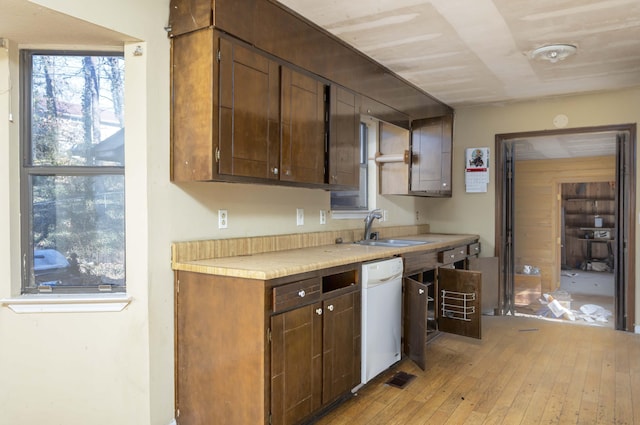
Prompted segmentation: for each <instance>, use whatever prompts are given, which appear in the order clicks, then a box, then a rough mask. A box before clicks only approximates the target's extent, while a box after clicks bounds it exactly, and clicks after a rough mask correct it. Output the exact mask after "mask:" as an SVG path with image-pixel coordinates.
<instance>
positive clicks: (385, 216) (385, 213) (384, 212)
mask: <svg viewBox="0 0 640 425" xmlns="http://www.w3.org/2000/svg"><path fill="white" fill-rule="evenodd" d="M388 220H389V211H387V210H382V221H388Z"/></svg>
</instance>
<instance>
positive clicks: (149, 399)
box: [0, 0, 640, 425]
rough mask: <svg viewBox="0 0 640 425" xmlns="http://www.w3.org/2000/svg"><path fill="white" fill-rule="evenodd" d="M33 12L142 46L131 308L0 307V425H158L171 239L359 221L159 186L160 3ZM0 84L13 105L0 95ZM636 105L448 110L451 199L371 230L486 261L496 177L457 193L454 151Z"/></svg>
mask: <svg viewBox="0 0 640 425" xmlns="http://www.w3.org/2000/svg"><path fill="white" fill-rule="evenodd" d="M38 3H40V4H42V5H44V6H46V7H50V8H52V9H55V10H58V11H60V12H62V13H66V14H69V15H72V16H77V17H79V18H81V19H83V20H85V21H88V22H92V23H95V24H97V25H100V26H103V27H106V28H111V29H114V30H116V31H118V32H121V33H123V34H127V35H129V36H133V37H136V38H138V39H140V40H141V42H140V43H137V44H132V45H131V46H128V47H127V51H126V60H127V62H126V69H127V70H126V80H127V82H126V91H125V99H126V111H127V112H126V127H127V136H126V137H127V139H126V158H127V167H126V182H127V287H128V294H129V295H130V296H131V297H132V302H131V304H130V305H129V306H128V307H127V308H126V309H125V310H124V311H122V312H119V313H64V314H60V313H46V314H44V313H43V314H38V313H34V314H16V313H13V312H12V311H11V310H9V309H8V308H5V307H0V341H1V346H2V349H0V376H2V385H0V423H11V424H14V423H15V424H21V425H36V424H38V425H39V424H65V425H74V424H82V425H85V424H88V423H90V424H93V425H102V424H104V425H107V424H109V425H112V424H119V425H144V424H152V425H168V424H170V423H171V422H172V420H173V415H174V413H173V409H174V406H173V402H174V398H173V397H174V394H173V275H172V272H171V269H170V243H171V242H172V241H181V240H191V239H206V238H226V237H235V236H243V235H265V234H282V233H296V232H308V231H318V230H332V229H340V228H351V227H359V226H361V224H362V221H361V220H345V221H338V220H329V223H328V224H327V225H324V226H321V225H320V224H318V211H319V210H320V209H329V196H328V194H327V193H326V192H323V191H320V190H309V189H294V188H279V187H266V186H251V185H239V184H237V185H234V184H221V183H213V184H211V183H209V184H204V183H191V184H184V185H175V184H172V183H171V182H169V168H168V167H169V41H168V39H167V37H166V34H165V32H164V30H163V27H164V26H165V25H166V23H167V16H168V10H169V0H161V1H157V0H138V1H135V2H130V1H127V0H114V1H111V2H98V1H95V0H91V1H89V0H87V1H83V2H69V1H66V0H39V1H38ZM64 30H65V29H64V28H61V31H64ZM78 43H79V44H81V43H82V40H78ZM137 45H140V46H142V47H143V48H144V55H143V56H142V57H134V56H133V55H132V54H131V49H133V48H134V47H135V46H137ZM17 47H18V46H15V45H11V49H12V51H11V52H9V53H7V52H6V51H2V52H0V93H3V94H2V95H0V117H6V116H7V110H8V109H9V99H12V105H13V106H12V110H13V111H16V110H17V104H18V103H17V102H18V100H17V99H18V87H17V83H16V82H17V81H18V76H17ZM9 77H11V79H12V81H14V84H13V88H12V90H11V93H12V96H8V95H7V93H5V92H4V91H3V88H4V84H5V82H6V81H8V80H9ZM639 102H640V92H639V91H638V90H635V91H629V92H627V93H625V92H620V93H610V94H603V95H597V96H586V97H575V98H565V99H559V100H554V101H550V102H532V103H525V104H519V105H506V106H498V107H485V108H472V109H463V110H460V111H458V114H457V117H456V124H455V126H456V127H455V142H454V146H455V150H454V159H453V160H454V169H453V171H454V180H453V182H454V187H453V190H454V193H455V195H454V197H453V198H452V199H434V200H426V199H419V198H411V197H388V198H379V199H378V200H377V205H376V206H377V207H380V208H383V209H387V210H388V211H389V218H390V220H389V222H387V223H382V224H378V225H389V226H391V225H401V224H414V223H424V222H429V223H431V224H432V226H433V229H434V230H435V231H444V232H451V233H461V232H464V233H479V234H480V235H481V236H482V241H483V243H484V247H485V250H486V251H485V252H486V254H485V255H491V252H492V251H493V235H494V228H493V226H494V224H493V223H494V191H493V181H494V180H493V176H494V175H495V168H492V170H491V172H492V179H491V181H492V184H491V185H490V189H489V192H488V193H486V194H473V195H471V194H465V193H464V186H463V182H462V166H463V164H462V159H461V158H462V155H463V153H464V148H465V147H471V146H489V147H493V137H494V134H495V133H503V132H512V131H528V130H538V129H543V128H551V127H552V124H551V123H552V119H553V117H554V116H555V115H556V114H559V113H564V114H566V115H567V116H569V120H570V125H571V126H586V125H601V124H611V123H621V122H636V121H638V114H639V113H640V112H639V111H640V107H639V106H640V105H639V104H638V103H639ZM14 117H16V118H17V115H16V113H15V112H14ZM17 128H18V121H17V120H16V121H15V122H14V123H10V124H9V125H8V126H6V125H5V124H4V123H3V124H2V125H0V177H2V178H1V179H0V266H2V267H0V298H8V297H11V296H18V295H19V286H20V284H19V271H20V261H19V244H20V241H19V234H18V213H19V206H18V200H19V197H18V192H17V187H18V170H17V164H18V160H19V159H18V130H17ZM296 208H304V209H305V214H306V217H305V226H303V227H297V226H296V225H295V214H294V213H295V209H296ZM218 209H227V210H228V211H229V228H228V229H225V230H218V229H217V225H216V223H217V210H218ZM416 211H418V212H419V217H420V218H419V220H416ZM639 304H640V303H639ZM637 316H640V315H637Z"/></svg>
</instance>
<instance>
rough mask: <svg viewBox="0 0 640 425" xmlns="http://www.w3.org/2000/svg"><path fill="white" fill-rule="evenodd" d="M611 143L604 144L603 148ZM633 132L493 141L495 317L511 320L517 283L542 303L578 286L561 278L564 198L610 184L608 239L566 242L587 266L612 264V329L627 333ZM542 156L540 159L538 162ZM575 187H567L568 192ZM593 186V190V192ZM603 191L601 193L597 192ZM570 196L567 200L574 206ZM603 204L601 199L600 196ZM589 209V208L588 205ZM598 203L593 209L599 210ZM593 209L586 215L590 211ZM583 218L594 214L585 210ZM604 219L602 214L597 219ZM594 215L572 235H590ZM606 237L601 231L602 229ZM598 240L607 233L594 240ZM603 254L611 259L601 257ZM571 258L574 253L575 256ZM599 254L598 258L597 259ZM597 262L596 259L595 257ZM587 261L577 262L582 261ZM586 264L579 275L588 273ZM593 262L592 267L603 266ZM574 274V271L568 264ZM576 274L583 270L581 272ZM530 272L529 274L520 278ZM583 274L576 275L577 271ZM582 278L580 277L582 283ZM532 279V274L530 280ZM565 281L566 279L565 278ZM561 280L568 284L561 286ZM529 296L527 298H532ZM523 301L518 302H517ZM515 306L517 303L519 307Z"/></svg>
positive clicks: (618, 129)
mask: <svg viewBox="0 0 640 425" xmlns="http://www.w3.org/2000/svg"><path fill="white" fill-rule="evenodd" d="M604 140H610V141H611V142H610V143H603V141H604ZM635 147H636V127H635V124H629V125H616V126H605V127H589V128H581V129H570V130H566V129H565V130H553V131H541V132H526V133H511V134H501V135H497V136H496V151H495V152H496V163H497V165H498V166H499V169H500V170H501V172H499V173H497V175H496V211H497V214H496V254H497V256H498V257H499V261H500V276H499V279H500V286H499V289H500V292H499V296H500V299H499V312H500V313H502V314H515V312H516V295H519V294H516V286H517V285H519V286H521V285H522V284H523V282H525V283H526V284H527V285H530V286H532V287H533V288H536V287H537V288H539V292H540V295H542V294H544V293H550V292H553V291H559V290H561V284H562V283H563V282H562V278H563V277H565V278H569V279H568V280H570V281H574V282H575V281H576V276H577V272H576V271H568V270H562V268H563V267H562V266H563V265H564V266H565V268H566V266H567V264H564V258H565V255H566V253H567V251H566V249H565V248H567V247H568V245H567V244H568V243H569V242H568V241H567V239H566V236H567V235H565V234H564V227H565V223H564V221H565V220H566V218H567V217H566V214H563V208H567V202H579V201H565V202H563V194H562V190H563V185H565V184H566V185H568V186H564V189H566V191H567V196H565V198H567V197H568V194H569V192H570V190H571V189H573V190H574V191H575V190H586V188H587V186H585V185H581V184H582V183H584V184H586V183H589V182H594V183H598V182H599V183H605V184H609V185H610V186H609V187H610V189H613V192H612V193H613V200H611V197H609V196H608V197H607V198H608V199H607V202H609V205H608V206H607V208H611V209H613V217H612V218H609V219H608V220H610V221H608V222H607V225H610V234H609V235H608V236H609V238H610V239H611V240H610V241H608V242H601V241H600V239H599V240H598V242H594V241H595V239H589V238H588V237H584V236H589V237H593V236H596V234H593V235H592V234H588V235H587V234H586V233H583V234H582V235H579V234H574V236H583V237H582V238H576V240H573V239H572V240H571V243H574V244H575V243H579V244H583V247H582V252H583V253H584V255H585V256H586V255H587V254H586V253H587V246H589V247H590V248H592V250H591V257H592V258H591V260H594V259H597V260H601V259H604V260H606V261H604V263H605V264H606V263H607V262H609V263H610V270H609V273H610V274H611V277H612V278H613V286H614V305H613V310H614V311H613V312H612V313H613V316H614V317H613V321H614V324H615V328H616V329H620V330H631V331H632V330H633V323H634V317H633V316H634V312H635V220H634V217H635V214H636V213H635V182H636V163H635ZM541 155H542V156H541ZM571 185H573V186H571ZM595 187H596V186H594V188H591V191H592V192H593V191H595V190H596V189H595ZM598 190H602V188H600V189H598ZM577 198H578V196H572V197H571V199H577ZM603 198H604V196H603ZM586 202H592V201H586ZM603 202H604V199H603V200H602V201H601V202H599V207H600V208H604V207H605V205H604V204H603ZM593 206H594V205H593V204H592V205H591V206H590V207H589V208H591V209H593ZM583 211H584V212H585V214H586V215H587V216H588V215H591V213H592V212H593V211H592V210H590V209H587V208H586V207H584V206H583ZM603 214H604V212H603ZM595 215H596V214H593V217H592V219H593V220H594V221H593V226H589V225H590V224H591V221H590V220H591V218H589V220H587V217H583V218H582V219H584V220H585V222H584V223H580V224H582V225H581V226H579V227H578V231H579V232H582V231H584V232H586V231H587V230H580V227H582V228H584V229H587V228H589V227H594V228H595V227H596V224H599V223H596V222H595V218H596V217H595ZM602 232H604V229H602ZM597 236H599V237H600V238H603V237H604V236H605V233H598V234H597ZM603 246H610V247H611V251H610V253H611V254H609V251H608V248H607V254H606V255H605V256H601V254H602V252H601V250H602V248H603ZM573 249H574V251H577V248H575V247H574V248H573ZM596 250H597V251H596ZM596 253H597V254H598V256H596V255H594V254H596ZM586 260H587V258H586V257H585V258H584V259H583V261H586ZM589 263H593V261H587V262H586V263H585V267H588V264H589ZM602 263H603V262H601V261H597V263H596V264H595V266H596V267H601V266H602ZM525 266H526V267H525ZM572 266H575V264H573V265H572ZM580 266H582V265H580ZM526 271H528V272H529V273H526ZM581 271H582V270H581ZM588 271H591V270H584V274H585V275H586V274H587V272H588ZM532 272H533V273H532ZM563 274H565V275H568V276H563ZM565 280H567V279H565ZM530 295H531V294H530ZM520 298H521V297H520ZM518 301H519V302H521V301H522V300H521V299H519V300H518Z"/></svg>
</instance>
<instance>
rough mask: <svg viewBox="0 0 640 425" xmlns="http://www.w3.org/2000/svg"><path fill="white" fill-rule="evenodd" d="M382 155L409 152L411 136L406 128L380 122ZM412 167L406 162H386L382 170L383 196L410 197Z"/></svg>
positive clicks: (381, 191)
mask: <svg viewBox="0 0 640 425" xmlns="http://www.w3.org/2000/svg"><path fill="white" fill-rule="evenodd" d="M379 130H380V153H381V154H382V155H400V154H402V155H404V153H405V151H407V152H408V151H409V145H410V138H411V134H410V132H409V130H407V129H406V128H402V127H398V126H396V125H393V124H390V123H387V122H383V121H381V122H380V126H379ZM410 167H411V165H410V164H408V163H405V162H404V161H399V162H385V163H382V164H381V165H380V166H379V168H380V194H381V195H408V194H409V175H410V171H411V170H410Z"/></svg>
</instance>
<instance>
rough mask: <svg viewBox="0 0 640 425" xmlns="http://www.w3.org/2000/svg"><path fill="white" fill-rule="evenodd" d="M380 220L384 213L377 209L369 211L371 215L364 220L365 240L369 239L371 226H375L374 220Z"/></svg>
mask: <svg viewBox="0 0 640 425" xmlns="http://www.w3.org/2000/svg"><path fill="white" fill-rule="evenodd" d="M376 218H377V219H378V220H380V219H381V218H382V211H381V210H379V209H375V210H373V211H369V214H367V216H366V217H365V219H364V240H367V239H369V236H370V234H369V232H370V231H371V225H372V224H373V220H375V219H376Z"/></svg>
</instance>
